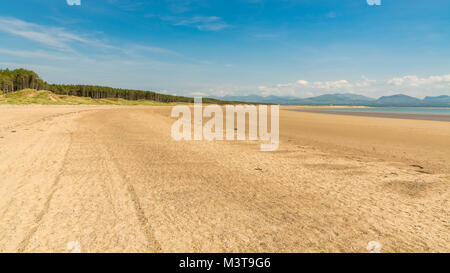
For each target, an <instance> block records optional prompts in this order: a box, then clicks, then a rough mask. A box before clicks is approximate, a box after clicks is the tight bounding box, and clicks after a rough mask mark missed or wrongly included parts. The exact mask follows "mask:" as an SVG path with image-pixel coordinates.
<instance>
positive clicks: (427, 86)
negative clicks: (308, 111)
mask: <svg viewBox="0 0 450 273" xmlns="http://www.w3.org/2000/svg"><path fill="white" fill-rule="evenodd" d="M257 90H258V92H257V93H259V94H260V95H264V96H268V95H279V96H295V97H311V96H318V95H323V94H330V93H356V94H361V95H366V96H370V97H379V96H385V95H393V94H398V93H403V94H405V95H410V96H416V97H424V96H429V95H430V96H431V95H442V94H450V74H446V75H441V76H439V75H438V76H429V77H424V78H421V77H419V76H413V75H408V76H403V77H394V78H391V79H388V80H378V81H377V80H371V79H369V78H367V77H365V76H362V77H361V80H359V81H348V80H337V81H315V82H310V81H307V80H298V81H296V82H292V83H283V84H276V85H274V86H264V85H262V86H259V87H258V88H257Z"/></svg>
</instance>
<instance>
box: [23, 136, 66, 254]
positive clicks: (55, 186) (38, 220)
mask: <svg viewBox="0 0 450 273" xmlns="http://www.w3.org/2000/svg"><path fill="white" fill-rule="evenodd" d="M69 136H70V139H69V145H68V147H67V150H66V152H65V154H64V158H63V160H62V163H61V167H60V168H59V171H58V175H57V176H56V177H55V179H54V180H53V183H52V186H51V188H52V190H51V193H50V194H49V195H48V197H47V198H46V201H45V204H44V207H43V209H42V210H41V211H40V212H39V214H38V216H37V217H36V219H35V220H34V223H35V226H34V227H33V228H32V229H30V230H29V231H28V233H27V234H26V235H25V237H24V238H23V239H22V241H21V242H20V243H19V245H18V246H17V251H18V252H24V251H25V249H26V248H27V246H28V244H29V243H30V240H31V238H32V237H33V235H34V234H35V233H36V231H37V230H38V228H39V226H40V224H41V222H42V219H43V218H44V216H45V215H46V214H47V212H48V210H49V207H50V203H51V201H52V199H53V195H54V194H55V192H56V190H57V189H58V184H59V181H60V180H61V177H62V175H63V174H64V167H65V166H66V164H67V157H68V155H69V151H70V149H71V148H72V143H73V133H72V132H69Z"/></svg>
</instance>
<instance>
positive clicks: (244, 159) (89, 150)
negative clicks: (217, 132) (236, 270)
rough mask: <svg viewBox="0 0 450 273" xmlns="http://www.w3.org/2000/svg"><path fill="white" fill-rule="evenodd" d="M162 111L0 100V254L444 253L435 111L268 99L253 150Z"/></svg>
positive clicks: (445, 205) (449, 244)
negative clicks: (267, 139)
mask: <svg viewBox="0 0 450 273" xmlns="http://www.w3.org/2000/svg"><path fill="white" fill-rule="evenodd" d="M170 109H171V108H170V107H138V106H135V107H128V106H127V107H124V106H122V107H120V106H105V107H102V106H39V105H28V106H8V105H2V106H0V173H1V178H0V251H2V252H68V251H70V247H69V248H68V243H69V244H72V245H73V243H71V242H76V243H75V244H79V246H80V250H81V252H238V251H239V252H368V249H367V245H368V243H369V242H371V241H376V242H378V243H379V244H380V245H381V251H382V252H449V251H450V187H449V183H450V167H449V166H450V164H449V162H450V141H449V139H450V126H449V123H448V122H440V121H422V120H404V119H387V118H376V117H361V116H344V115H331V114H320V113H305V112H296V111H288V110H280V147H279V150H277V151H275V152H261V151H260V149H259V148H260V146H259V143H258V142H255V141H240V142H237V141H213V142H206V141H179V142H176V141H174V140H172V138H171V136H170V129H171V125H172V124H173V122H174V121H175V119H172V118H170V117H169V115H170ZM282 109H287V108H286V107H283V108H282Z"/></svg>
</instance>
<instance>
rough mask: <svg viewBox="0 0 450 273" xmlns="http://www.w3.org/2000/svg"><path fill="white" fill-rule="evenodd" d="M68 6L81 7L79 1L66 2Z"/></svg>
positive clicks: (69, 0)
mask: <svg viewBox="0 0 450 273" xmlns="http://www.w3.org/2000/svg"><path fill="white" fill-rule="evenodd" d="M66 1H67V5H69V6H81V0H66Z"/></svg>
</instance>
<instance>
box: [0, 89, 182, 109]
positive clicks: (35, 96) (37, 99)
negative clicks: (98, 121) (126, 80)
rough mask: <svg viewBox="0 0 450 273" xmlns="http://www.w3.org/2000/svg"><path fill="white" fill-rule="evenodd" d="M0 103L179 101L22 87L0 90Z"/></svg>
mask: <svg viewBox="0 0 450 273" xmlns="http://www.w3.org/2000/svg"><path fill="white" fill-rule="evenodd" d="M0 104H50V105H80V104H87V105H153V106H164V105H175V104H179V103H163V102H156V101H151V100H134V101H133V100H124V99H120V98H105V99H92V98H88V97H75V96H66V95H57V94H55V93H53V92H50V91H46V90H39V91H38V90H34V89H24V90H20V91H16V92H10V93H8V95H7V96H6V94H4V93H2V92H1V91H0Z"/></svg>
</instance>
